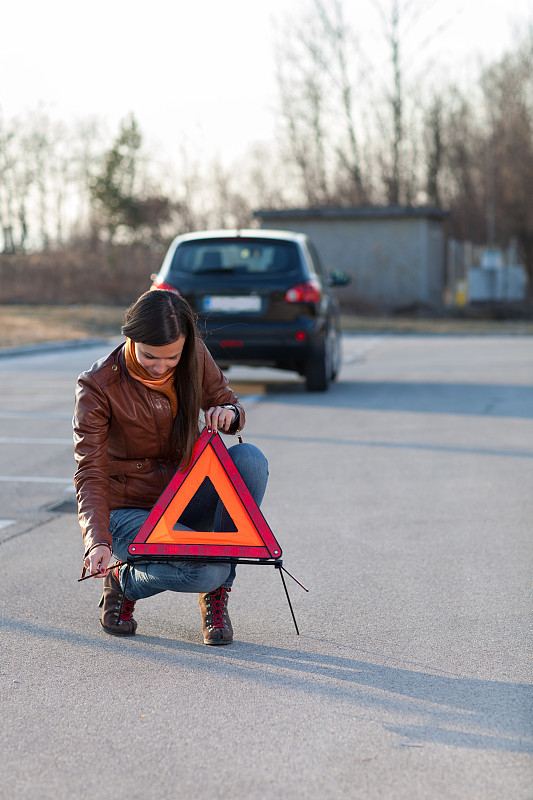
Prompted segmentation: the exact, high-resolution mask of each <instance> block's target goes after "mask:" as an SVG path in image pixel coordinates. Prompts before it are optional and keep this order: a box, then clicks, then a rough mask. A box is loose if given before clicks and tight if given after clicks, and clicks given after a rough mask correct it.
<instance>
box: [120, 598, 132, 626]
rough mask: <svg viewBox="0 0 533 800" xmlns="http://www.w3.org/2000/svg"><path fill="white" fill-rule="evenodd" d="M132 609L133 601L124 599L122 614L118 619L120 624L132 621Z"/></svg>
mask: <svg viewBox="0 0 533 800" xmlns="http://www.w3.org/2000/svg"><path fill="white" fill-rule="evenodd" d="M134 608H135V600H128V598H127V597H125V598H124V602H123V603H122V613H121V615H120V619H121V621H122V622H130V621H133V609H134Z"/></svg>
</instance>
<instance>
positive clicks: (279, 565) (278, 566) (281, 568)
mask: <svg viewBox="0 0 533 800" xmlns="http://www.w3.org/2000/svg"><path fill="white" fill-rule="evenodd" d="M275 566H276V569H277V570H279V574H280V575H281V582H282V583H283V588H284V589H285V594H286V596H287V602H288V604H289V608H290V610H291V614H292V621H293V622H294V627H295V628H296V634H297V636H299V635H300V631H299V630H298V625H297V623H296V617H295V616H294V611H293V610H292V603H291V598H290V597H289V592H288V590H287V584H286V583H285V578H284V577H283V567H282V566H281V564H276V565H275ZM291 577H292V575H291Z"/></svg>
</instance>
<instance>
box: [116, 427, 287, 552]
mask: <svg viewBox="0 0 533 800" xmlns="http://www.w3.org/2000/svg"><path fill="white" fill-rule="evenodd" d="M205 478H209V479H210V481H211V482H212V484H213V487H214V489H215V491H216V492H217V494H218V496H219V498H220V500H221V501H222V503H223V504H224V506H225V508H226V510H227V512H228V514H229V515H230V517H231V518H232V520H233V522H234V524H235V528H236V530H234V531H189V530H185V531H184V530H179V529H177V522H178V520H179V518H180V516H181V515H182V513H183V511H184V510H185V509H186V508H187V505H188V504H189V502H190V501H191V500H192V498H193V497H194V495H195V493H196V492H197V490H198V489H199V488H200V486H201V485H202V483H203V481H204V480H205ZM129 553H130V555H132V556H159V557H161V556H166V557H173V556H174V557H176V556H179V557H189V558H201V557H209V556H216V557H226V558H232V559H233V558H236V559H239V558H261V559H265V558H268V559H278V558H280V557H281V547H280V546H279V544H278V543H277V541H276V539H275V538H274V534H273V533H272V531H271V530H270V528H269V526H268V524H267V522H266V520H265V518H264V517H263V514H262V513H261V511H260V510H259V507H258V505H257V503H256V502H255V500H254V499H253V497H252V495H251V494H250V492H249V491H248V489H247V487H246V484H245V483H244V481H243V479H242V478H241V476H240V474H239V472H238V470H237V468H236V466H235V464H234V463H233V461H232V460H231V456H230V454H229V453H228V451H227V449H226V446H225V445H224V442H223V441H222V439H221V438H220V436H219V435H218V434H217V433H213V432H212V431H208V430H207V428H206V429H205V430H204V431H203V432H202V434H201V435H200V437H199V438H198V441H197V442H196V445H195V447H194V451H193V457H192V461H191V465H190V467H189V468H188V470H187V471H186V472H179V471H178V472H176V474H175V475H174V477H173V478H172V480H171V481H170V483H169V484H168V486H167V488H166V489H165V490H164V492H163V493H162V495H161V497H160V498H159V500H158V501H157V503H156V504H155V506H154V507H153V509H152V510H151V512H150V514H149V516H148V518H147V520H146V522H145V523H144V525H143V526H142V528H141V530H140V531H139V533H138V534H137V536H136V537H135V539H134V540H133V542H132V543H131V544H130V546H129Z"/></svg>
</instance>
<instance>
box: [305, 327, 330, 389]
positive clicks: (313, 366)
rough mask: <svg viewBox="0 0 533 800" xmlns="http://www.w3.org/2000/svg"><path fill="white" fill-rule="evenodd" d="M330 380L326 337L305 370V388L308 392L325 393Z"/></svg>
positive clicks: (328, 344) (328, 350) (328, 348)
mask: <svg viewBox="0 0 533 800" xmlns="http://www.w3.org/2000/svg"><path fill="white" fill-rule="evenodd" d="M330 379H331V345H330V339H329V337H328V336H325V337H324V338H323V339H321V340H320V341H319V342H318V344H317V346H316V348H315V350H314V352H313V357H312V359H311V361H310V362H309V363H308V364H307V367H306V370H305V388H306V390H307V391H308V392H325V391H327V389H328V387H329V382H330Z"/></svg>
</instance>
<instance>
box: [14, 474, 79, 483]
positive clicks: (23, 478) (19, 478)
mask: <svg viewBox="0 0 533 800" xmlns="http://www.w3.org/2000/svg"><path fill="white" fill-rule="evenodd" d="M0 482H2V483H62V484H63V485H67V484H68V485H70V484H71V483H72V478H43V477H41V476H40V475H36V476H35V477H30V476H28V475H0Z"/></svg>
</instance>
